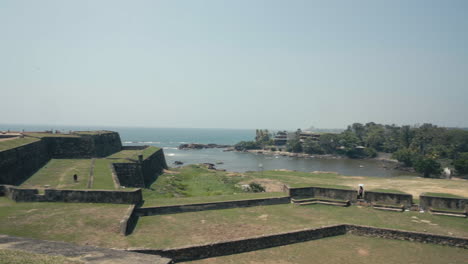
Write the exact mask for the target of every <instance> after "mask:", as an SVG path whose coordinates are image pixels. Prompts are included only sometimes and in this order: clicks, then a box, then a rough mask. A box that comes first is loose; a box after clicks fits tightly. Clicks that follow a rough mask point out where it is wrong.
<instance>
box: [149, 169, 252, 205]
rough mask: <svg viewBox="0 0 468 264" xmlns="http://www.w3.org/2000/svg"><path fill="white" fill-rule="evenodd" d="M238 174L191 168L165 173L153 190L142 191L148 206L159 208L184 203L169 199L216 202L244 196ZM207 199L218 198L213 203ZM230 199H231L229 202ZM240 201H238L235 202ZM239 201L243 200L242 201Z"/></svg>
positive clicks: (242, 178)
mask: <svg viewBox="0 0 468 264" xmlns="http://www.w3.org/2000/svg"><path fill="white" fill-rule="evenodd" d="M245 179H246V177H243V176H241V175H238V174H232V175H231V174H229V173H226V172H222V171H215V170H208V169H206V168H204V167H201V166H198V165H189V166H185V167H183V168H180V169H174V170H173V171H172V173H165V174H162V175H160V176H159V177H158V179H157V180H156V181H155V182H154V183H153V185H152V186H151V187H150V189H146V190H144V191H143V197H144V199H145V206H147V205H159V204H171V203H172V204H177V203H179V201H182V200H183V199H179V200H174V202H171V201H169V200H168V198H184V197H190V199H185V200H186V201H191V200H192V198H194V197H200V199H198V198H196V199H198V200H195V198H194V200H193V201H194V202H195V201H197V202H204V201H213V200H216V199H217V198H220V199H222V198H221V196H223V195H231V196H232V195H238V194H241V193H244V192H243V191H242V189H241V188H240V186H239V185H238V183H240V182H241V181H243V180H245ZM208 196H212V197H217V198H214V199H213V200H212V199H211V198H206V197H208ZM228 199H231V198H228ZM236 199H237V198H236ZM238 199H243V198H241V197H240V195H239V198H238Z"/></svg>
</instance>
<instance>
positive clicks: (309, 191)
mask: <svg viewBox="0 0 468 264" xmlns="http://www.w3.org/2000/svg"><path fill="white" fill-rule="evenodd" d="M289 196H291V198H301V197H324V198H330V199H337V200H349V201H351V202H355V201H356V199H357V191H355V190H346V189H335V188H323V187H303V188H289Z"/></svg>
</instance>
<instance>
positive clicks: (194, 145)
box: [179, 143, 231, 149]
mask: <svg viewBox="0 0 468 264" xmlns="http://www.w3.org/2000/svg"><path fill="white" fill-rule="evenodd" d="M229 147H231V146H230V145H218V144H198V143H190V144H181V145H179V149H206V148H229Z"/></svg>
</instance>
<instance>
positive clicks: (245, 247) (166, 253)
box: [131, 225, 346, 262]
mask: <svg viewBox="0 0 468 264" xmlns="http://www.w3.org/2000/svg"><path fill="white" fill-rule="evenodd" d="M345 233H346V226H345V225H336V226H328V227H322V228H314V229H306V230H300V231H294V232H287V233H280V234H274V235H266V236H258V237H252V238H247V239H238V240H230V241H222V242H216V243H210V244H204V245H196V246H188V247H181V248H172V249H165V250H157V249H132V250H131V251H133V252H140V253H146V254H155V255H161V256H163V257H168V258H171V259H172V260H173V261H175V262H179V261H189V260H197V259H203V258H211V257H217V256H225V255H230V254H237V253H242V252H249V251H254V250H259V249H264V248H270V247H277V246H283V245H289V244H293V243H299V242H305V241H310V240H314V239H320V238H324V237H331V236H337V235H344V234H345Z"/></svg>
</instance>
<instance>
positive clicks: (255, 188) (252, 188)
mask: <svg viewBox="0 0 468 264" xmlns="http://www.w3.org/2000/svg"><path fill="white" fill-rule="evenodd" d="M249 187H250V191H251V192H254V193H258V192H265V187H263V186H262V185H261V184H260V183H257V182H251V183H250V184H249Z"/></svg>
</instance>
